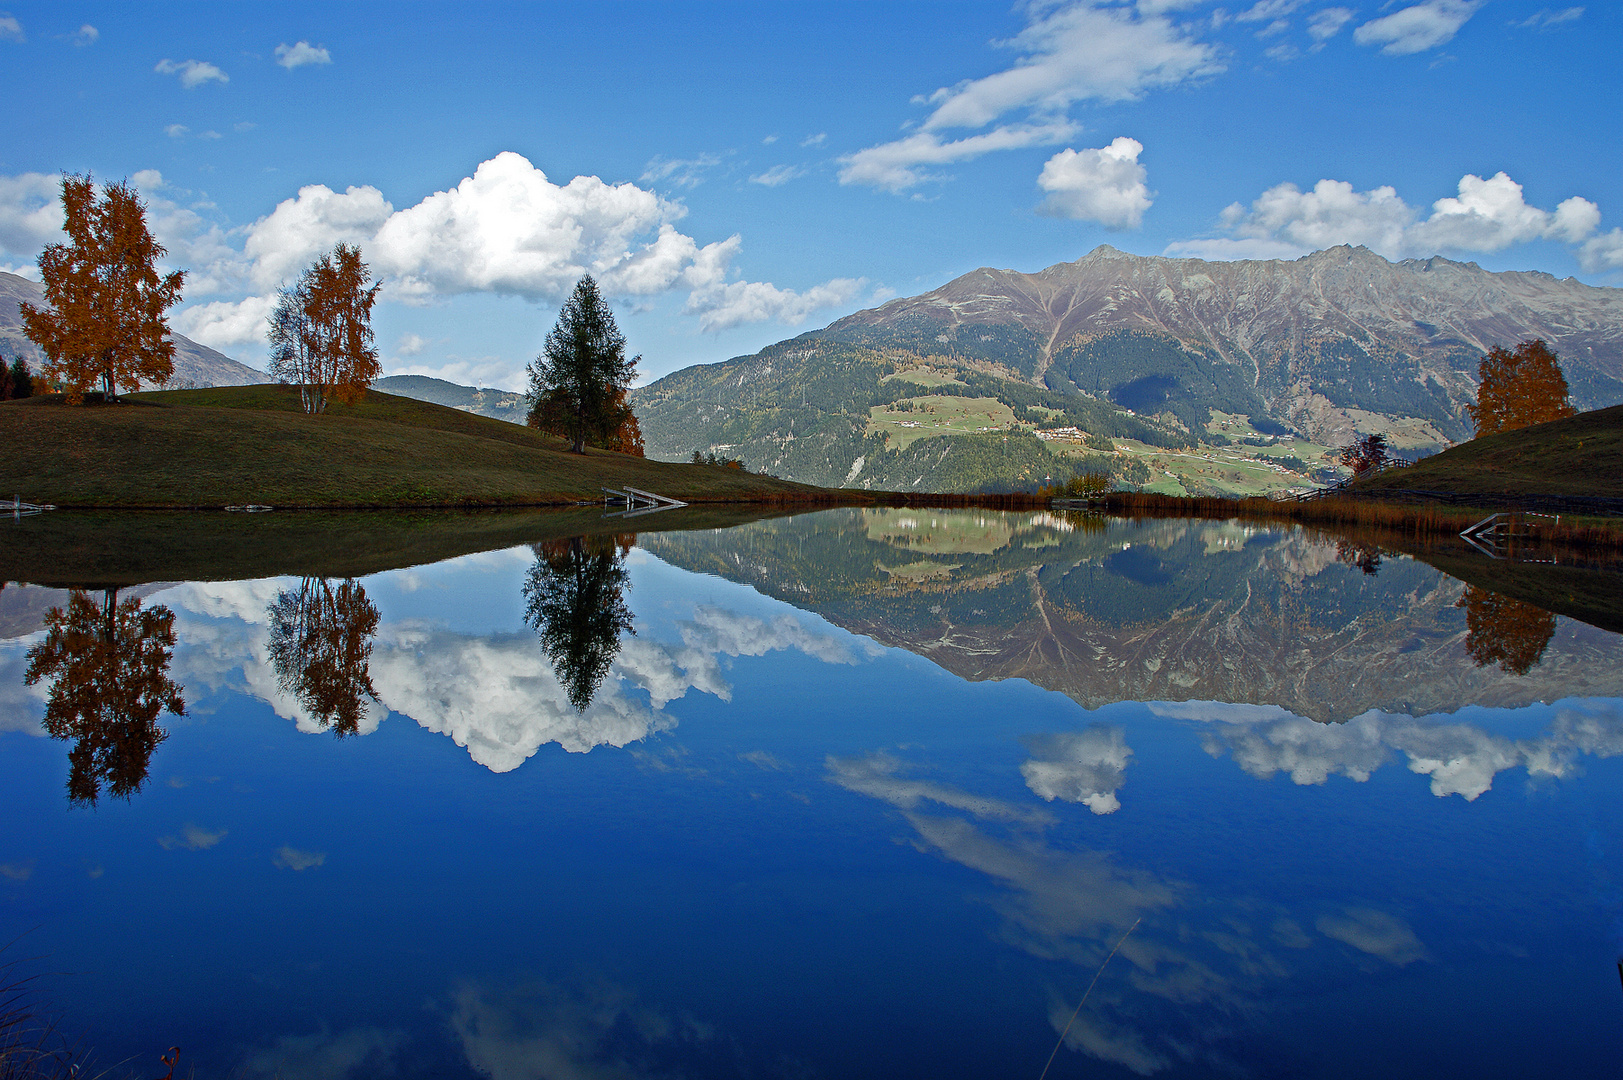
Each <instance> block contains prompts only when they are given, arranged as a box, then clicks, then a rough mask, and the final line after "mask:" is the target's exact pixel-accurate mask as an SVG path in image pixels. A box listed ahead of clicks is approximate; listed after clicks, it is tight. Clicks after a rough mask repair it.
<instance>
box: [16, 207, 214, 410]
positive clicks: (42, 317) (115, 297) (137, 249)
mask: <svg viewBox="0 0 1623 1080" xmlns="http://www.w3.org/2000/svg"><path fill="white" fill-rule="evenodd" d="M62 210H63V216H64V221H63V228H65V229H66V230H67V234H68V243H66V244H52V245H51V246H50V247H48V248H46V249H45V250H44V251H43V252H42V253H41V254H40V257H39V271H40V279H41V280H42V281H43V282H44V284H45V299H46V301H47V302H48V303H49V304H50V308H49V309H41V308H36V307H34V305H32V304H27V303H25V304H22V305H20V307H21V310H22V317H23V327H24V332H25V333H26V334H27V335H28V337H29V338H30V339H31V340H32V341H34V342H35V343H36V344H37V345H39V347H40V349H41V350H42V351H43V352H44V353H45V366H44V369H43V370H42V371H41V373H40V374H41V375H42V377H43V378H44V379H45V380H46V381H48V382H60V383H61V384H62V387H63V392H64V393H65V394H66V396H67V400H68V402H69V403H70V404H75V405H76V404H78V403H79V402H80V401H81V400H82V398H83V395H84V393H85V391H87V390H89V389H90V388H91V387H92V386H93V385H95V383H96V382H97V380H100V382H101V385H102V392H103V394H104V395H105V396H106V398H107V400H109V401H111V400H113V399H114V398H115V397H116V395H117V393H118V388H119V386H120V385H122V386H123V387H124V388H125V389H126V390H138V389H140V387H141V383H142V381H143V380H144V381H146V382H154V383H162V382H167V381H168V379H169V377H170V376H171V375H172V374H174V360H175V343H174V342H173V341H171V340H170V339H169V324H168V322H167V321H166V320H165V319H164V312H165V311H167V310H168V309H169V308H170V307H173V306H174V304H175V303H176V302H177V301H178V300H179V299H180V287H181V284H182V283H183V282H184V280H185V276H186V275H185V271H182V270H176V271H173V272H172V273H169V274H166V275H164V276H163V277H161V278H160V277H159V276H158V271H157V269H156V266H155V264H156V263H157V261H158V260H159V259H161V258H163V256H164V255H165V254H166V251H165V249H164V247H163V245H162V244H159V243H158V242H157V241H156V240H154V239H153V238H152V234H151V233H150V232H149V231H147V222H146V207H145V206H143V205H142V203H141V198H140V196H139V195H137V194H136V191H135V189H134V188H133V187H131V186H130V184H129V183H128V182H127V181H125V182H121V183H117V184H114V185H112V186H111V187H109V188H107V189H106V190H105V191H104V192H103V193H102V197H101V198H99V199H98V198H97V197H96V186H95V184H94V183H93V182H92V181H91V179H90V177H89V176H65V177H63V178H62Z"/></svg>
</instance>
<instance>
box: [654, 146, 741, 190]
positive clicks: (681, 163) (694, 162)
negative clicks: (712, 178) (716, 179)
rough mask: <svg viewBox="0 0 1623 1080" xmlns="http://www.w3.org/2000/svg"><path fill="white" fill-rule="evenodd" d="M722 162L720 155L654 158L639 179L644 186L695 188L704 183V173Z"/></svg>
mask: <svg viewBox="0 0 1623 1080" xmlns="http://www.w3.org/2000/svg"><path fill="white" fill-rule="evenodd" d="M721 162H722V156H721V155H720V154H700V155H698V156H697V157H692V158H663V157H655V158H653V159H652V160H650V161H649V162H648V164H647V165H646V166H645V167H644V168H643V173H642V176H641V177H639V178H638V179H640V180H641V181H642V182H643V183H645V184H657V183H660V182H662V181H663V182H666V183H669V184H672V185H674V186H676V187H684V188H695V187H698V186H699V185H700V184H702V183H704V177H705V173H707V172H709V171H710V170H711V169H714V168H715V167H716V166H717V165H720V164H721Z"/></svg>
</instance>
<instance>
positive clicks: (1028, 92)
mask: <svg viewBox="0 0 1623 1080" xmlns="http://www.w3.org/2000/svg"><path fill="white" fill-rule="evenodd" d="M1032 10H1033V11H1034V12H1038V13H1040V12H1043V11H1047V12H1048V13H1047V14H1042V15H1039V17H1038V18H1036V19H1035V20H1034V21H1033V22H1032V23H1031V25H1029V26H1027V27H1026V28H1025V29H1024V30H1022V31H1021V32H1020V33H1019V34H1017V35H1015V37H1014V38H1012V39H1010V40H1009V41H1006V42H1001V43H1000V44H1002V45H1005V46H1007V47H1009V48H1012V49H1015V50H1018V51H1019V52H1020V53H1021V56H1020V58H1019V59H1018V60H1017V61H1016V62H1015V64H1014V66H1013V67H1011V68H1009V69H1008V70H1006V71H1001V72H998V73H997V74H995V75H989V76H987V77H985V78H983V79H975V80H972V81H969V82H965V83H960V84H959V85H958V86H955V87H951V88H946V87H943V88H942V89H940V90H937V91H936V92H935V93H934V94H933V95H931V97H930V99H929V100H930V102H931V103H932V104H935V105H936V109H935V111H934V112H933V113H931V114H930V116H929V117H928V118H927V119H926V120H925V121H924V127H925V129H926V130H936V129H941V128H953V127H968V128H978V127H985V126H986V125H987V124H990V123H992V122H993V121H994V120H996V119H997V118H998V117H1000V116H1002V115H1004V114H1005V113H1007V112H1010V111H1011V110H1014V109H1021V108H1026V109H1033V110H1036V111H1037V112H1038V113H1039V114H1045V115H1054V114H1057V113H1059V112H1061V111H1063V110H1064V109H1066V108H1067V107H1069V106H1070V105H1071V104H1073V103H1075V102H1077V101H1084V100H1089V99H1098V100H1102V101H1124V100H1129V99H1132V98H1136V97H1139V96H1141V95H1142V94H1143V93H1144V92H1145V91H1146V90H1150V89H1154V88H1157V87H1167V86H1175V85H1177V84H1178V83H1181V82H1185V81H1187V80H1189V79H1195V78H1200V77H1202V76H1205V75H1214V74H1216V73H1218V72H1220V71H1222V70H1223V69H1224V66H1223V64H1222V62H1221V60H1220V59H1219V58H1218V53H1217V50H1216V49H1215V48H1213V47H1212V46H1211V45H1207V44H1204V43H1202V42H1199V41H1196V40H1194V39H1193V38H1191V37H1189V36H1188V34H1187V33H1186V32H1185V31H1183V30H1181V29H1180V28H1178V27H1177V26H1175V25H1173V23H1172V22H1171V21H1169V20H1168V19H1166V18H1164V17H1162V16H1160V15H1158V14H1144V15H1135V14H1134V13H1133V12H1131V11H1129V10H1127V9H1124V8H1113V7H1112V8H1100V7H1095V6H1093V5H1091V4H1073V5H1070V6H1068V7H1062V8H1057V9H1048V8H1045V7H1042V6H1034V7H1033V9H1032Z"/></svg>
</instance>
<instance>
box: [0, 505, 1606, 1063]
mask: <svg viewBox="0 0 1623 1080" xmlns="http://www.w3.org/2000/svg"><path fill="white" fill-rule="evenodd" d="M677 513H681V512H679V511H678V512H673V513H672V515H669V516H670V517H672V518H674V516H675V514H677ZM266 516H267V517H271V516H273V515H266ZM666 518H667V515H656V516H653V517H649V518H643V519H635V520H627V521H626V522H625V523H624V528H625V530H626V532H625V533H624V534H621V535H617V536H616V535H604V536H597V537H590V538H583V539H576V540H550V541H547V542H545V543H538V544H534V545H524V546H518V547H511V548H507V549H504V550H495V551H489V552H484V553H479V554H469V555H463V556H460V557H456V558H452V559H448V560H445V561H441V562H437V563H433V564H430V565H421V566H414V567H411V568H409V569H399V570H393V571H389V572H384V573H377V574H372V575H369V576H365V577H362V578H359V579H354V580H346V579H341V578H334V579H322V578H304V579H301V578H297V577H275V578H261V579H257V580H241V581H208V582H180V583H171V582H155V583H150V584H145V585H139V586H126V587H124V588H122V589H120V590H118V591H117V592H116V593H114V592H112V591H104V590H101V589H94V590H87V591H81V592H77V593H74V592H70V591H68V590H61V589H44V588H39V587H34V586H27V585H19V584H11V585H8V586H7V587H6V588H5V589H4V591H0V635H3V636H0V790H3V791H4V795H3V805H4V808H5V829H4V832H3V833H0V930H3V931H4V935H3V936H4V937H5V938H6V939H7V940H11V939H19V940H13V942H12V944H11V945H9V946H8V949H7V954H6V956H4V957H0V959H7V958H9V959H18V960H22V959H26V960H27V962H26V963H25V964H24V965H23V973H24V974H38V975H39V978H38V980H37V981H36V983H35V989H36V991H37V993H38V999H39V1001H40V1002H41V1003H42V1004H44V1005H45V1006H47V1007H48V1009H49V1010H51V1011H54V1012H55V1013H56V1014H59V1015H60V1016H61V1017H62V1028H63V1030H64V1031H65V1032H66V1033H68V1034H69V1035H71V1036H75V1037H79V1041H80V1042H81V1043H82V1045H83V1046H84V1047H86V1048H88V1049H90V1050H93V1052H94V1062H95V1063H96V1064H99V1065H100V1066H103V1067H106V1066H111V1065H115V1064H117V1063H119V1062H124V1061H126V1060H127V1061H129V1062H130V1067H131V1068H132V1069H133V1070H134V1071H133V1075H139V1076H142V1077H151V1076H156V1075H161V1074H162V1072H163V1067H162V1066H160V1065H159V1063H158V1055H159V1054H160V1053H163V1052H164V1051H165V1050H166V1049H167V1048H168V1047H170V1046H179V1047H180V1048H181V1065H180V1068H179V1069H178V1070H176V1075H177V1076H180V1075H192V1070H195V1075H196V1076H198V1077H241V1078H257V1077H282V1078H285V1080H296V1078H304V1077H312V1078H313V1077H356V1078H362V1077H385V1076H388V1077H429V1076H433V1077H442V1076H446V1077H455V1076H481V1075H482V1076H491V1077H495V1078H497V1080H517V1078H541V1077H546V1078H576V1077H594V1078H596V1077H603V1078H608V1077H656V1076H657V1077H734V1076H737V1077H785V1078H801V1077H881V1076H883V1077H932V1078H939V1077H992V1076H996V1077H1029V1078H1031V1080H1037V1078H1038V1077H1039V1076H1040V1075H1041V1074H1042V1072H1043V1070H1044V1067H1045V1063H1046V1062H1048V1060H1049V1055H1050V1053H1051V1052H1052V1051H1054V1049H1055V1046H1056V1042H1059V1041H1061V1033H1062V1032H1064V1038H1063V1045H1061V1046H1060V1048H1059V1050H1058V1053H1057V1055H1056V1056H1055V1057H1054V1059H1053V1061H1052V1065H1051V1067H1050V1068H1049V1071H1048V1076H1050V1077H1079V1076H1088V1077H1094V1076H1098V1077H1111V1076H1129V1075H1133V1074H1140V1075H1156V1076H1166V1077H1182V1076H1224V1077H1231V1076H1246V1077H1284V1076H1290V1077H1369V1076H1380V1077H1408V1076H1413V1077H1447V1076H1461V1077H1464V1076H1470V1077H1482V1076H1527V1075H1536V1074H1543V1075H1570V1076H1578V1075H1603V1074H1611V1073H1613V1072H1615V1070H1616V1069H1617V1067H1618V1064H1619V1062H1623V986H1620V981H1619V977H1620V968H1619V967H1618V959H1619V954H1620V952H1623V811H1620V809H1619V808H1620V807H1623V635H1619V634H1616V633H1612V632H1609V631H1607V630H1604V629H1599V628H1597V627H1595V626H1592V625H1588V624H1586V623H1584V622H1581V621H1578V620H1576V619H1572V618H1567V617H1565V616H1560V615H1554V614H1550V613H1548V612H1546V611H1543V610H1541V609H1539V608H1537V607H1533V606H1530V605H1528V604H1525V603H1521V602H1519V601H1516V600H1513V599H1509V598H1507V597H1504V596H1500V595H1497V594H1495V593H1492V592H1489V591H1486V590H1484V589H1481V588H1478V587H1476V586H1467V585H1465V584H1463V583H1462V582H1460V581H1457V580H1455V579H1453V578H1451V577H1449V576H1447V575H1445V574H1443V573H1441V572H1440V571H1438V570H1436V569H1434V568H1432V567H1431V566H1429V565H1427V564H1426V563H1424V562H1419V561H1415V560H1412V559H1409V558H1406V557H1403V556H1399V555H1393V554H1390V553H1386V552H1380V551H1376V550H1363V549H1360V548H1358V547H1356V546H1352V545H1349V544H1346V543H1342V544H1340V545H1339V546H1338V544H1337V542H1336V541H1335V540H1333V539H1330V540H1326V539H1323V538H1321V537H1315V536H1313V535H1309V534H1306V533H1303V532H1300V531H1298V530H1293V529H1288V528H1276V529H1259V528H1255V527H1250V526H1241V525H1238V524H1232V523H1229V524H1225V523H1220V522H1197V521H1181V520H1163V521H1150V522H1139V523H1133V522H1126V521H1113V520H1106V519H1100V518H1089V517H1084V516H1081V515H1076V516H1059V515H1053V514H1046V513H1030V512H1026V513H993V512H987V511H931V510H850V509H847V510H830V511H824V512H820V513H813V514H804V515H799V516H794V517H783V518H776V519H771V520H765V521H757V522H754V523H751V524H747V525H742V526H739V527H736V528H730V529H702V530H689V531H681V530H677V531H652V530H655V529H659V528H663V527H664V523H665V521H666ZM32 524H33V522H31V521H21V522H10V523H6V524H5V525H3V526H0V528H4V529H8V530H22V529H27V528H29V527H30V526H31V525H32ZM616 527H618V526H616ZM633 528H635V529H637V530H638V531H637V532H636V533H633V532H632V531H631V530H632V529H633ZM5 535H15V533H7V534H5ZM3 540H4V536H0V542H3ZM1483 558H1484V560H1486V556H1483ZM31 650H32V656H33V659H32V661H31V660H30V653H31ZM30 675H33V676H36V678H35V681H33V682H32V683H29V682H28V681H27V679H28V677H29V676H30ZM176 709H178V710H179V711H178V712H177V711H176ZM47 727H49V728H50V729H51V730H50V732H49V733H47V731H46V728H47ZM53 735H54V736H56V737H51V736H53ZM1118 946H1119V948H1118ZM1112 950H1115V951H1114V953H1113V955H1112ZM1107 957H1108V958H1109V959H1108V963H1106V961H1107ZM35 958H37V959H35ZM1101 965H1104V966H1103V968H1102V971H1101ZM1096 976H1097V983H1096V984H1094V985H1093V986H1092V989H1091V991H1090V990H1089V987H1090V984H1093V983H1094V980H1095V977H1096ZM1084 993H1087V999H1086V1001H1085V1002H1084V1003H1083V1004H1082V1007H1081V1008H1080V1010H1078V1008H1077V1007H1078V1003H1079V1002H1082V999H1083V996H1084ZM1073 1012H1074V1021H1073Z"/></svg>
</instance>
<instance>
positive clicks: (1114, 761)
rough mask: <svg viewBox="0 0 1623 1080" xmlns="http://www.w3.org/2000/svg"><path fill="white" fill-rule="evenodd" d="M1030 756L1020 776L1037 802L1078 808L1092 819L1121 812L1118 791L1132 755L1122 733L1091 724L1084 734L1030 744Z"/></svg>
mask: <svg viewBox="0 0 1623 1080" xmlns="http://www.w3.org/2000/svg"><path fill="white" fill-rule="evenodd" d="M1031 752H1032V757H1031V760H1029V761H1027V762H1026V763H1025V764H1024V765H1021V766H1020V775H1021V776H1024V777H1025V778H1026V786H1027V787H1028V788H1030V789H1031V790H1032V793H1033V794H1035V795H1037V796H1038V797H1039V798H1041V799H1043V800H1045V801H1047V802H1053V801H1054V800H1055V799H1063V800H1064V801H1066V802H1074V803H1082V804H1083V805H1084V806H1086V807H1087V808H1088V809H1089V810H1092V811H1093V812H1094V813H1095V814H1112V813H1115V812H1116V811H1117V810H1119V809H1121V802H1120V800H1118V799H1117V798H1116V791H1117V789H1118V788H1120V787H1121V785H1122V782H1123V780H1125V779H1126V776H1127V761H1128V759H1129V758H1131V757H1132V756H1133V751H1132V750H1131V749H1130V748H1129V747H1128V745H1127V740H1126V738H1125V737H1124V735H1123V732H1122V729H1121V728H1119V727H1114V726H1111V725H1105V724H1095V725H1093V726H1092V727H1089V728H1088V729H1086V730H1085V731H1078V732H1068V733H1065V734H1060V735H1045V736H1042V737H1040V738H1036V739H1033V740H1031Z"/></svg>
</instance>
